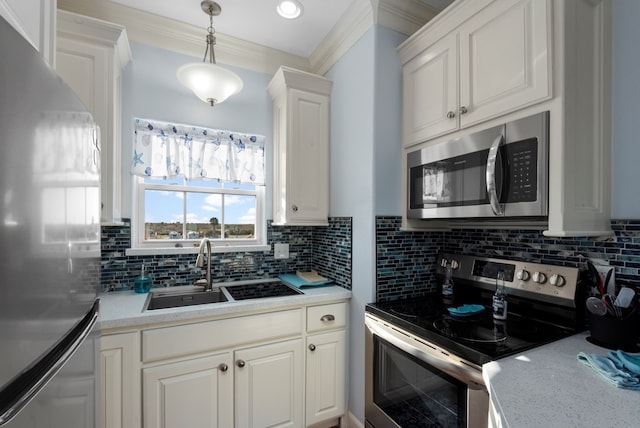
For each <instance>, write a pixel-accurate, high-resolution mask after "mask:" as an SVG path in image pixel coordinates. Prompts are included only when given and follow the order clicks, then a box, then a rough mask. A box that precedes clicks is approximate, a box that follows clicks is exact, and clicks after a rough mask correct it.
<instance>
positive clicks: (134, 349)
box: [100, 333, 141, 428]
mask: <svg viewBox="0 0 640 428" xmlns="http://www.w3.org/2000/svg"><path fill="white" fill-rule="evenodd" d="M100 378H101V383H100V387H101V391H100V392H101V400H102V416H101V420H102V427H103V428H137V427H139V426H140V404H141V403H140V335H139V333H122V334H113V335H106V336H102V338H101V346H100Z"/></svg>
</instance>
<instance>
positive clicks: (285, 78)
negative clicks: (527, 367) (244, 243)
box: [268, 67, 332, 226]
mask: <svg viewBox="0 0 640 428" xmlns="http://www.w3.org/2000/svg"><path fill="white" fill-rule="evenodd" d="M331 86H332V82H331V81H330V80H327V79H325V78H324V77H322V76H318V75H315V74H311V73H306V72H303V71H298V70H294V69H291V68H288V67H280V69H279V70H278V71H277V72H276V74H275V76H274V77H273V79H272V80H271V82H270V83H269V87H268V89H269V93H270V94H271V97H272V98H273V134H274V136H273V144H274V150H273V158H274V163H273V165H274V168H273V224H274V225H297V226H326V225H327V224H328V215H329V95H330V93H331Z"/></svg>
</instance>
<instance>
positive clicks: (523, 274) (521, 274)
mask: <svg viewBox="0 0 640 428" xmlns="http://www.w3.org/2000/svg"><path fill="white" fill-rule="evenodd" d="M530 277H531V274H530V273H529V271H528V270H525V269H521V270H519V271H518V272H517V273H516V278H518V279H519V280H520V281H529V278H530Z"/></svg>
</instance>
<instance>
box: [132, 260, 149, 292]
mask: <svg viewBox="0 0 640 428" xmlns="http://www.w3.org/2000/svg"><path fill="white" fill-rule="evenodd" d="M149 290H151V278H149V277H148V276H145V274H144V263H142V268H141V269H140V276H139V277H138V278H136V279H135V280H134V281H133V291H135V292H136V293H148V292H149Z"/></svg>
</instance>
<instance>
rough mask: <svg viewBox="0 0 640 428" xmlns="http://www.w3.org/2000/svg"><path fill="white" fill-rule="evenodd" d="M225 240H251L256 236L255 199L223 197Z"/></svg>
mask: <svg viewBox="0 0 640 428" xmlns="http://www.w3.org/2000/svg"><path fill="white" fill-rule="evenodd" d="M224 220H225V238H227V239H253V238H255V236H256V197H255V196H243V195H225V196H224Z"/></svg>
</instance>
